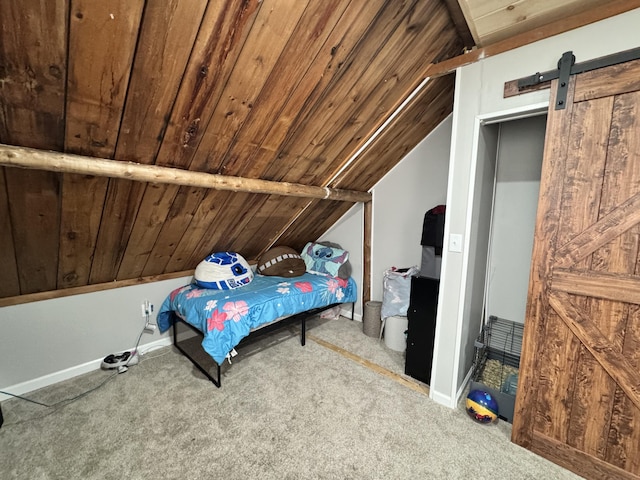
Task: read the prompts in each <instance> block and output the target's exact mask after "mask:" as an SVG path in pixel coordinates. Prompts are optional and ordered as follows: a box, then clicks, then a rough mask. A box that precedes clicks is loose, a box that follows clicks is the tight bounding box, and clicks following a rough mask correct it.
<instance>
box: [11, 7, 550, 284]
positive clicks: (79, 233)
mask: <svg viewBox="0 0 640 480" xmlns="http://www.w3.org/2000/svg"><path fill="white" fill-rule="evenodd" d="M460 1H461V4H462V3H464V5H463V7H464V8H462V7H461V6H460V5H459V4H457V3H456V2H455V0H412V1H400V0H322V1H314V0H215V1H214V0H210V1H206V0H146V1H144V0H109V1H104V0H56V1H50V2H44V1H41V0H3V1H2V2H0V143H2V144H8V145H18V146H24V147H32V148H37V149H42V150H53V151H57V152H67V153H71V154H81V155H85V156H90V157H97V158H103V159H111V160H113V161H117V162H125V161H127V162H136V163H139V164H143V165H158V166H167V167H175V168H179V169H184V170H191V171H195V172H208V173H215V174H222V175H230V176H239V177H245V178H249V179H264V180H271V181H277V182H292V183H295V184H301V185H308V186H319V187H330V188H340V189H345V190H352V191H358V192H367V191H368V190H369V189H370V188H371V187H372V186H373V185H375V183H376V182H377V181H378V180H379V179H380V178H382V177H383V176H384V174H385V173H387V172H388V171H389V170H390V169H391V168H392V167H393V166H394V165H395V164H396V163H397V162H398V161H399V160H400V159H401V158H402V157H403V156H404V155H405V154H406V153H407V152H408V151H409V150H411V149H412V148H413V147H414V146H415V145H416V144H417V143H418V142H419V141H420V140H421V139H422V138H424V137H425V136H426V135H427V134H428V133H429V132H430V131H431V130H432V129H433V128H434V127H435V126H437V125H438V124H439V123H440V122H441V121H442V120H443V119H444V118H445V117H446V116H447V115H448V114H449V113H450V112H451V110H452V104H453V82H454V78H453V75H447V76H442V77H439V78H434V79H432V80H431V81H429V82H428V83H426V85H425V86H424V88H422V90H420V92H419V94H418V95H416V96H415V97H414V98H413V100H412V101H410V102H409V103H407V104H406V106H405V108H404V109H403V110H402V111H401V113H400V114H399V115H398V116H397V117H395V119H394V121H393V122H391V123H390V124H389V125H388V127H387V128H386V129H385V130H384V131H383V133H382V134H380V135H379V136H377V137H376V139H375V141H374V142H373V143H371V144H368V146H366V148H364V149H361V147H363V146H365V142H367V140H368V139H370V138H371V136H372V135H373V134H374V132H376V131H377V130H378V128H379V127H380V126H381V125H383V124H384V122H385V121H386V120H387V119H389V118H390V116H391V115H392V113H393V112H394V111H396V109H397V108H398V106H400V105H401V104H402V103H403V101H404V100H405V99H406V98H407V97H408V95H409V94H410V93H411V92H412V91H414V89H415V88H416V86H417V85H420V84H421V82H422V80H423V79H424V77H425V71H426V70H427V67H428V66H429V65H430V64H432V63H436V62H439V61H442V60H445V59H450V58H452V57H455V56H458V55H460V54H461V53H462V52H463V51H464V50H465V49H469V48H471V47H473V44H472V43H471V42H473V40H472V39H471V33H470V32H471V31H473V32H476V30H477V28H476V27H475V26H474V25H475V22H479V18H480V17H478V16H477V15H476V14H473V15H474V16H472V17H469V18H470V19H471V20H470V21H471V25H472V28H471V29H469V27H468V26H467V24H466V21H465V19H464V17H463V15H462V13H463V11H464V12H466V13H467V14H468V11H471V12H473V11H474V8H473V2H472V1H471V0H464V2H463V0H460ZM530 3H535V2H530ZM547 3H548V2H547ZM559 3H562V2H559ZM467 7H468V8H467ZM358 151H359V152H360V153H359V154H358V155H357V156H354V153H356V152H358ZM351 206H352V204H351V203H349V202H341V201H334V200H319V199H307V198H300V197H288V196H283V195H275V194H261V193H251V192H244V193H242V192H228V191H219V190H212V189H204V188H196V187H188V186H179V185H167V184H160V183H145V182H137V181H131V180H126V179H116V178H106V177H99V176H91V175H81V174H70V173H56V172H52V171H47V170H46V169H42V170H31V169H22V168H10V167H3V168H1V169H0V214H1V216H0V269H2V280H1V281H0V297H14V296H19V295H25V294H31V293H34V292H47V291H55V290H60V289H70V288H72V287H83V286H87V285H94V284H105V283H107V282H114V281H127V280H132V279H157V278H162V276H166V275H170V274H173V273H176V272H184V271H189V270H190V269H193V268H194V267H195V265H196V264H197V263H198V262H199V261H200V260H201V259H202V258H204V256H206V255H207V254H209V253H210V252H212V251H221V250H234V251H238V252H240V253H241V254H242V255H243V256H245V258H247V259H248V260H256V259H257V258H258V256H259V255H260V254H261V253H262V252H264V251H265V250H266V249H268V248H269V247H270V246H272V245H274V244H278V245H289V246H292V247H294V248H296V249H301V248H302V246H303V245H304V244H305V243H306V242H307V241H309V240H313V239H315V238H317V237H318V236H319V235H321V234H322V233H323V232H324V231H326V230H327V229H328V228H329V227H330V226H331V225H332V224H333V223H335V221H336V220H337V219H339V218H340V217H341V216H342V215H343V214H344V213H345V212H346V211H347V210H348V209H349V208H351Z"/></svg>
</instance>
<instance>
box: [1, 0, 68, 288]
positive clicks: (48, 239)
mask: <svg viewBox="0 0 640 480" xmlns="http://www.w3.org/2000/svg"><path fill="white" fill-rule="evenodd" d="M67 8H68V5H67V3H66V2H62V1H61V2H39V1H36V0H24V1H3V2H0V19H2V23H3V25H5V22H7V23H6V25H7V27H4V28H0V84H1V85H2V88H0V140H2V141H3V142H8V143H12V144H23V145H27V146H31V147H35V148H43V149H60V148H62V145H63V138H64V123H63V118H64V102H65V87H64V83H65V78H66V34H67V32H66V17H67ZM7 19H8V20H7ZM8 25H10V27H9V26H8ZM4 181H5V182H6V200H7V205H5V206H4V208H3V213H4V214H5V222H9V225H11V228H12V230H11V232H10V235H9V236H5V237H4V240H3V243H6V244H7V245H6V247H7V249H6V250H4V249H3V250H2V251H1V252H0V256H1V257H2V261H0V263H2V264H3V265H7V266H8V268H9V271H8V275H7V285H6V286H3V287H2V289H1V290H3V291H14V292H15V287H16V284H15V277H14V276H13V275H12V273H11V265H13V264H15V265H16V267H17V269H18V281H19V285H20V293H22V294H26V293H32V292H38V291H43V290H52V289H55V288H56V272H57V261H58V250H59V238H58V232H59V229H60V225H59V220H60V199H59V189H60V185H59V181H60V180H59V175H58V174H54V173H50V172H36V171H32V172H28V171H18V170H16V169H5V171H4ZM4 194H5V193H4V191H3V195H4ZM5 208H6V210H4V209H5ZM9 219H10V221H9ZM12 278H13V279H14V280H11V279H12ZM3 283H4V280H3Z"/></svg>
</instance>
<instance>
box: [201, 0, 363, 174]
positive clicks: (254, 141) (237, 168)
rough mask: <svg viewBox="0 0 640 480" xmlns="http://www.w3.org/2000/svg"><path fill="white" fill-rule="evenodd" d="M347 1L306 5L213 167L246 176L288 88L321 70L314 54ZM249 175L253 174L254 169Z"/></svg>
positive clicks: (339, 22) (332, 29) (331, 32)
mask: <svg viewBox="0 0 640 480" xmlns="http://www.w3.org/2000/svg"><path fill="white" fill-rule="evenodd" d="M356 3H357V2H356ZM350 5H351V4H350V3H348V2H344V1H341V0H333V1H332V2H313V3H312V4H311V5H310V6H309V7H307V8H306V10H305V11H304V13H303V15H302V16H301V18H300V21H299V22H298V23H297V25H296V27H295V30H294V31H293V32H291V35H290V36H289V38H288V40H287V43H286V46H285V47H284V48H283V50H282V52H281V54H280V56H279V58H278V60H277V62H276V63H275V64H274V66H273V68H272V69H271V71H270V73H269V76H268V77H267V78H266V79H265V82H264V84H263V87H262V89H261V91H260V92H259V94H257V95H256V96H255V98H254V100H253V101H252V102H251V105H250V108H249V109H248V111H247V115H246V117H245V119H244V121H243V123H242V126H241V128H237V129H236V130H235V135H234V136H233V138H232V142H230V144H229V145H228V148H227V151H226V152H224V153H223V154H221V155H219V158H220V164H219V166H218V167H217V170H216V171H218V172H219V173H224V174H227V175H241V176H246V175H247V173H246V172H248V171H252V170H253V169H254V164H253V162H252V161H251V157H252V153H253V152H254V151H255V149H257V148H259V146H260V144H261V143H262V142H263V141H264V139H265V137H266V135H267V133H268V132H269V130H270V129H271V128H272V126H273V123H274V122H276V121H278V120H279V118H280V112H282V110H283V109H284V107H285V105H286V104H287V102H288V101H289V99H290V98H291V95H292V92H293V91H294V90H296V89H297V88H298V87H299V85H300V83H301V81H302V80H303V79H304V78H305V77H306V76H307V73H308V72H309V70H310V69H312V70H313V69H314V68H315V69H316V71H317V73H316V75H317V77H316V78H315V79H314V84H315V83H316V82H317V78H318V77H319V76H320V75H321V74H322V71H323V63H322V60H320V61H319V58H318V57H319V56H321V53H320V52H321V50H322V49H324V50H325V52H323V53H327V54H328V52H330V50H331V48H333V47H332V45H331V44H328V43H327V41H328V39H330V37H332V36H334V35H335V33H334V32H336V30H338V29H341V28H344V27H343V25H344V24H345V23H347V22H346V21H345V20H344V15H343V12H344V10H345V8H346V7H347V6H350ZM258 45H259V44H258ZM267 119H268V120H267ZM215 131H216V133H218V132H219V131H218V130H215ZM232 133H233V132H232ZM203 143H204V142H203ZM215 145H216V144H215V143H213V144H212V146H215ZM223 145H224V144H223ZM201 147H202V144H201ZM208 150H214V148H209V149H208ZM218 150H220V149H218ZM214 158H215V156H214ZM251 175H252V176H257V174H255V173H253V174H251Z"/></svg>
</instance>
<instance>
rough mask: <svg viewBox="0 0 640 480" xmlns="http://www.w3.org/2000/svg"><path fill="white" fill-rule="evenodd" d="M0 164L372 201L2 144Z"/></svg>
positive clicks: (365, 195) (352, 194) (360, 195)
mask: <svg viewBox="0 0 640 480" xmlns="http://www.w3.org/2000/svg"><path fill="white" fill-rule="evenodd" d="M0 165H2V166H5V167H18V168H27V169H33V170H46V171H50V172H64V173H77V174H81V175H96V176H101V177H110V178H123V179H126V180H134V181H137V182H148V183H164V184H173V185H181V186H189V187H201V188H211V189H216V190H228V191H232V192H249V193H264V194H268V195H284V196H292V197H303V198H319V199H322V200H336V201H343V202H353V203H356V202H368V201H370V200H371V193H369V192H358V191H353V190H339V189H334V188H329V187H316V186H311V185H300V184H297V183H289V182H273V181H269V180H261V179H256V178H243V177H233V176H226V175H217V174H213V173H205V172H194V171H189V170H182V169H178V168H169V167H160V166H157V165H143V164H139V163H131V162H119V161H114V160H105V159H102V158H95V157H87V156H83V155H72V154H69V153H61V152H52V151H44V150H37V149H33V148H25V147H16V146H12V145H2V144H0Z"/></svg>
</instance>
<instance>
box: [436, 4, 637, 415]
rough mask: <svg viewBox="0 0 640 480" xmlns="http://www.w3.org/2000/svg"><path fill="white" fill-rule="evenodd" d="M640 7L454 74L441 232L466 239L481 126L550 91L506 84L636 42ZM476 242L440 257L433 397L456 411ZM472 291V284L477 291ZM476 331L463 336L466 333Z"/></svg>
mask: <svg viewBox="0 0 640 480" xmlns="http://www.w3.org/2000/svg"><path fill="white" fill-rule="evenodd" d="M638 25H640V9H636V10H633V11H631V12H628V13H626V14H623V15H619V16H616V17H612V18H609V19H607V20H603V21H601V22H598V23H595V24H592V25H588V26H585V27H582V28H580V29H577V30H573V31H571V32H567V33H565V34H562V35H556V36H554V37H551V38H548V39H545V40H541V41H539V42H536V43H534V44H531V45H527V46H524V47H521V48H518V49H516V50H512V51H510V52H506V53H503V54H500V55H496V56H493V57H488V58H486V59H484V60H482V61H479V62H477V63H474V64H471V65H468V66H466V67H462V68H460V69H458V71H457V74H456V94H455V106H454V113H453V127H452V143H451V162H450V167H449V168H450V169H449V181H448V185H449V186H448V194H447V195H448V196H447V217H446V225H445V235H447V236H448V235H449V234H451V233H455V234H461V235H463V238H464V239H469V235H470V232H471V226H472V223H473V220H474V219H473V215H472V212H471V209H470V202H469V196H470V193H471V192H472V191H473V190H472V189H471V188H470V187H471V181H472V179H473V178H474V177H475V173H474V172H473V171H472V166H474V161H475V158H476V152H477V149H476V146H477V139H478V131H479V126H480V124H481V123H482V122H483V121H485V120H488V119H496V118H500V117H509V116H511V115H526V114H527V112H533V111H539V110H540V109H541V108H546V104H548V101H549V91H548V90H541V91H538V92H532V93H528V94H524V95H519V96H515V97H511V98H503V89H504V83H505V82H507V81H510V80H514V79H517V78H520V77H524V76H529V75H532V74H533V73H535V72H538V71H540V72H542V71H545V70H552V69H555V68H557V63H558V60H559V58H560V57H561V56H562V54H563V53H564V52H566V51H570V50H571V51H573V53H574V55H575V56H576V61H577V62H583V61H586V60H590V59H593V58H597V57H601V56H604V55H608V54H612V53H616V52H619V51H622V50H627V49H630V48H635V47H637V46H638V45H639V44H640V29H639V28H638ZM474 249H475V245H472V244H470V243H469V242H468V241H463V251H462V252H461V253H455V252H449V251H446V252H445V253H444V255H443V265H442V276H441V283H440V298H439V310H438V320H437V328H436V347H435V352H434V372H433V376H432V381H431V385H430V387H431V396H432V398H434V399H435V400H436V401H438V402H440V403H442V404H445V405H448V406H450V407H452V408H453V407H455V405H456V403H457V399H458V397H459V395H460V394H461V393H462V388H463V386H464V385H463V384H464V379H465V378H466V373H467V372H466V370H467V369H468V365H467V362H466V361H465V358H464V352H463V349H464V345H465V344H466V343H467V340H468V339H467V338H463V337H462V335H463V331H464V329H465V328H466V326H467V325H468V324H469V323H470V312H469V309H468V303H467V301H466V299H467V297H468V295H470V294H471V293H470V292H471V291H472V290H473V288H474V285H473V284H472V283H471V282H470V277H469V275H468V264H469V258H470V253H471V252H472V251H474ZM476 287H477V286H476ZM472 333H473V332H468V335H471V334H472Z"/></svg>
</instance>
